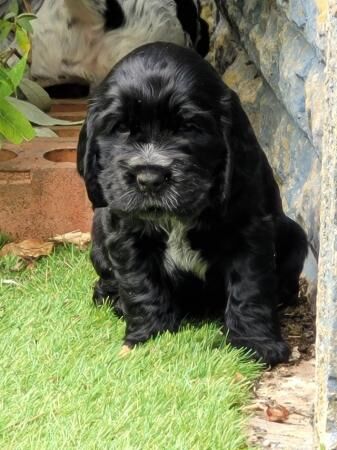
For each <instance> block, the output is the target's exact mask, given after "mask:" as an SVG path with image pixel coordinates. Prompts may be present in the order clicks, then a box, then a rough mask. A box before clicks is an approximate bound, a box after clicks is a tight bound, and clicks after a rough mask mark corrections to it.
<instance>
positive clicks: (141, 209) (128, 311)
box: [78, 43, 307, 365]
mask: <svg viewBox="0 0 337 450" xmlns="http://www.w3.org/2000/svg"><path fill="white" fill-rule="evenodd" d="M78 170H79V173H80V174H81V175H82V176H83V177H84V180H85V184H86V188H87V192H88V195H89V198H90V199H91V201H92V203H93V206H94V208H95V217H94V224H93V230H92V237H93V248H92V255H91V256H92V262H93V264H94V267H95V269H96V271H97V273H98V274H99V276H100V279H99V281H98V282H97V284H96V287H95V290H94V300H95V302H96V303H99V304H100V303H102V302H103V301H104V299H107V298H108V299H109V300H108V301H109V302H110V303H111V304H112V305H113V306H114V308H115V311H116V312H117V313H118V314H120V315H122V316H123V317H124V318H125V321H126V335H125V344H126V345H128V346H130V347H132V346H133V345H135V344H137V343H138V342H143V341H146V340H147V339H149V338H150V336H152V335H155V334H156V333H159V332H162V331H164V330H170V331H174V330H176V329H177V328H178V327H179V324H180V323H181V321H182V319H184V318H188V317H207V318H210V317H221V318H222V320H223V324H224V328H225V330H226V331H227V332H228V339H229V341H230V342H231V343H232V344H233V345H235V346H239V347H241V346H243V347H247V348H249V349H252V350H253V351H254V352H255V354H256V356H257V357H258V358H262V360H263V361H264V362H265V363H267V364H271V365H273V364H276V363H278V362H282V361H286V360H287V359H288V356H289V349H288V346H287V345H286V343H285V342H284V341H283V339H282V336H281V333H280V326H279V321H278V316H277V305H278V304H279V303H280V302H289V301H290V300H291V299H292V298H293V297H296V296H297V293H298V279H299V275H300V272H301V270H302V266H303V261H304V259H305V256H306V253H307V240H306V236H305V234H304V232H303V230H302V229H301V228H300V226H299V225H297V224H296V223H295V222H293V221H292V220H291V219H289V218H288V217H287V216H286V215H285V214H284V213H283V210H282V203H281V198H280V194H279V189H278V186H277V184H276V182H275V180H274V177H273V173H272V170H271V168H270V166H269V164H268V161H267V158H266V156H265V155H264V153H263V151H262V150H261V148H260V146H259V144H258V142H257V140H256V138H255V135H254V132H253V130H252V127H251V125H250V123H249V121H248V119H247V116H246V114H245V113H244V111H243V109H242V107H241V105H240V102H239V99H238V97H237V95H235V94H234V93H233V92H232V91H231V90H230V89H229V88H228V87H227V86H226V85H225V84H224V83H223V82H222V80H221V78H220V77H219V75H218V74H217V73H216V71H215V70H214V69H213V68H212V67H211V66H210V65H209V64H208V63H207V62H205V61H204V60H203V59H202V58H201V57H200V56H198V55H197V54H196V53H195V52H194V51H192V50H189V49H185V48H182V47H178V46H176V45H174V44H166V43H155V44H149V45H145V46H143V47H141V48H139V49H137V50H135V51H134V52H132V53H131V54H129V55H128V56H127V57H125V58H124V59H123V60H122V61H121V62H120V63H119V64H118V65H117V66H116V67H115V69H113V70H112V72H111V73H110V74H109V75H108V77H107V78H106V79H105V81H104V82H103V83H102V85H101V86H100V87H99V88H98V90H97V92H96V94H95V96H94V97H93V99H92V101H91V105H90V107H89V112H88V116H87V119H86V123H85V125H84V126H83V128H82V131H81V134H80V141H79V147H78Z"/></svg>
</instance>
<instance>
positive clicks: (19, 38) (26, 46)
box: [15, 27, 30, 55]
mask: <svg viewBox="0 0 337 450" xmlns="http://www.w3.org/2000/svg"><path fill="white" fill-rule="evenodd" d="M15 40H16V42H17V44H18V46H19V47H20V48H21V50H22V51H23V52H24V54H25V55H26V54H27V53H28V52H29V50H30V40H29V36H28V33H27V31H25V30H24V29H23V28H21V27H17V28H16V32H15Z"/></svg>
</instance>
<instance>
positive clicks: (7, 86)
mask: <svg viewBox="0 0 337 450" xmlns="http://www.w3.org/2000/svg"><path fill="white" fill-rule="evenodd" d="M13 91H15V86H14V83H13V82H12V80H11V78H10V76H9V75H8V71H6V70H5V69H3V68H2V67H0V98H2V97H6V96H7V95H10V94H11V93H12V92H13Z"/></svg>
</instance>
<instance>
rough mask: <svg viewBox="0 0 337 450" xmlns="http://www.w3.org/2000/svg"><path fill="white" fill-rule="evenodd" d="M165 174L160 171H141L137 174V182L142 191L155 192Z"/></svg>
mask: <svg viewBox="0 0 337 450" xmlns="http://www.w3.org/2000/svg"><path fill="white" fill-rule="evenodd" d="M167 177H168V176H167V174H166V173H164V172H161V171H150V170H146V171H142V172H140V173H138V175H137V184H138V186H139V189H140V190H141V191H142V192H157V191H159V190H160V188H161V187H162V185H163V184H164V183H165V181H166V179H167Z"/></svg>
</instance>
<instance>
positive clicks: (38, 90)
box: [19, 78, 52, 111]
mask: <svg viewBox="0 0 337 450" xmlns="http://www.w3.org/2000/svg"><path fill="white" fill-rule="evenodd" d="M19 88H20V90H21V91H22V92H23V94H24V95H25V97H26V98H27V100H28V101H29V102H30V103H33V105H35V106H37V107H38V108H39V109H42V111H48V110H49V109H50V108H51V104H52V102H51V98H50V97H49V94H48V92H46V91H45V90H44V89H43V88H42V87H41V86H40V85H39V84H37V83H36V82H35V81H32V80H29V79H28V78H23V79H22V80H21V83H20V85H19Z"/></svg>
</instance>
